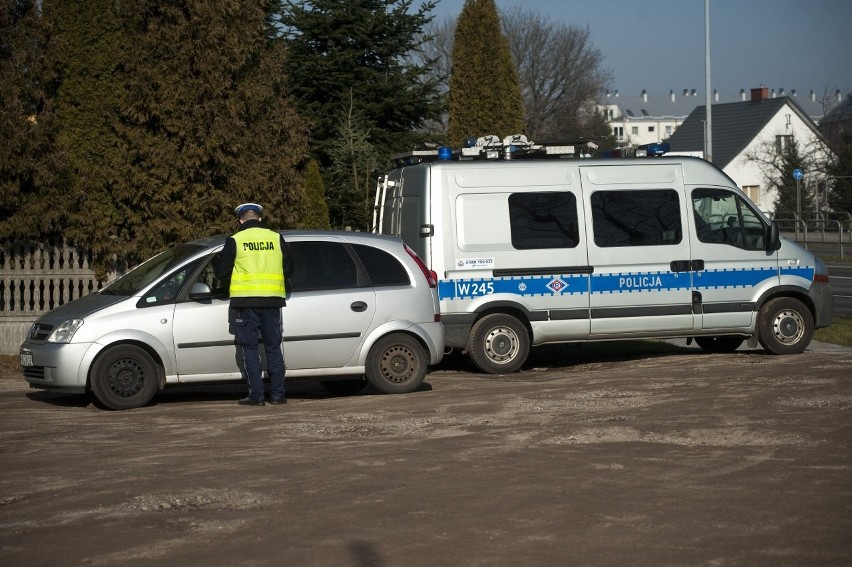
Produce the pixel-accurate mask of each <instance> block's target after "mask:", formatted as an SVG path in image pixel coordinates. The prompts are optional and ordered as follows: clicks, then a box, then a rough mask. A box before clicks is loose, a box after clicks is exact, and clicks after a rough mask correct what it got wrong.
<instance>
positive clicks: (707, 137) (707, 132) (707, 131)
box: [704, 0, 713, 162]
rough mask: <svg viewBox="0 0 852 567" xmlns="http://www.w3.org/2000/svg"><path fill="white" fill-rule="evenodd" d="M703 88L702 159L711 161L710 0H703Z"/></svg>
mask: <svg viewBox="0 0 852 567" xmlns="http://www.w3.org/2000/svg"><path fill="white" fill-rule="evenodd" d="M704 72H705V77H704V83H705V86H704V90H706V91H707V93H706V100H707V102H706V107H705V108H706V109H707V122H706V123H705V124H704V159H706V160H707V161H709V162H712V161H713V117H712V115H713V111H712V109H711V106H712V104H713V91H712V89H711V87H710V0H704Z"/></svg>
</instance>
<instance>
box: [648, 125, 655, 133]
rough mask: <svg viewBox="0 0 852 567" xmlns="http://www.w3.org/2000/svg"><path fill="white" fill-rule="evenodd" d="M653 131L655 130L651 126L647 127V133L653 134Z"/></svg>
mask: <svg viewBox="0 0 852 567" xmlns="http://www.w3.org/2000/svg"><path fill="white" fill-rule="evenodd" d="M654 130H656V128H654V127H653V126H648V132H653V131H654Z"/></svg>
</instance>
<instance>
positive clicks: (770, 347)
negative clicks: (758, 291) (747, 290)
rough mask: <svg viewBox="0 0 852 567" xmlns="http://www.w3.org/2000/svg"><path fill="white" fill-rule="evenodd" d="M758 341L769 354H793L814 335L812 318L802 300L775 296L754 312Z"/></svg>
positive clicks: (801, 349)
mask: <svg viewBox="0 0 852 567" xmlns="http://www.w3.org/2000/svg"><path fill="white" fill-rule="evenodd" d="M757 329H758V333H759V338H760V344H761V345H762V346H763V348H764V349H766V350H767V352H770V353H771V354H797V353H800V352H802V351H803V350H805V348H806V347H807V346H808V345H809V344H810V343H811V339H812V338H813V336H814V317H813V315H812V314H811V311H810V309H808V308H807V307H806V306H805V304H804V303H802V302H801V301H799V300H798V299H793V298H792V297H776V298H775V299H773V300H771V301H769V302H767V303H766V305H764V306H763V308H762V309H761V310H760V313H758V315H757Z"/></svg>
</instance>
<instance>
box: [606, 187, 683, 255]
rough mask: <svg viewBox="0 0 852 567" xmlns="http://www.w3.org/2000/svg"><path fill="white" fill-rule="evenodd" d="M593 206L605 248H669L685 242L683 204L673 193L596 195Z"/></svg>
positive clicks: (638, 192)
mask: <svg viewBox="0 0 852 567" xmlns="http://www.w3.org/2000/svg"><path fill="white" fill-rule="evenodd" d="M591 203H592V229H593V230H594V236H595V244H596V245H597V246H599V247H601V248H613V247H617V246H666V245H672V244H679V243H680V241H681V240H682V239H683V228H682V224H681V215H680V201H679V199H678V195H677V192H676V191H674V190H672V189H642V190H624V191H621V190H619V191H595V192H594V193H592V196H591Z"/></svg>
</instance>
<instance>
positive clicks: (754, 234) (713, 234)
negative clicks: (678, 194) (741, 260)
mask: <svg viewBox="0 0 852 567" xmlns="http://www.w3.org/2000/svg"><path fill="white" fill-rule="evenodd" d="M692 209H693V211H694V212H695V232H696V234H697V236H698V240H700V241H701V242H707V243H710V244H727V245H730V246H736V247H737V248H743V249H745V250H763V249H765V247H766V225H765V224H764V223H763V222H762V221H761V220H760V216H759V215H758V213H756V212H755V211H754V210H753V209H752V208H751V207H750V206H749V204H748V203H747V202H746V201H745V200H744V199H743V198H742V197H740V196H739V195H737V194H736V193H734V192H733V191H726V190H724V189H696V190H694V191H693V192H692Z"/></svg>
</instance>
